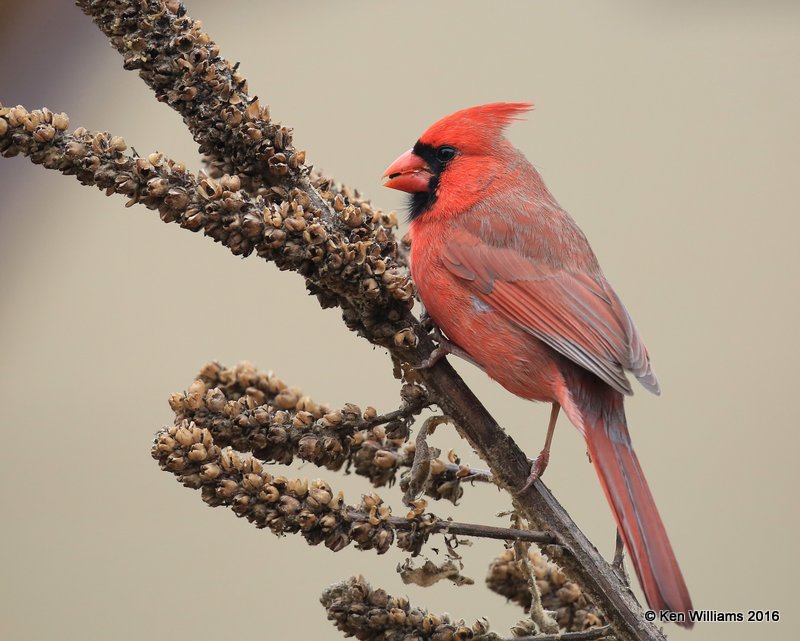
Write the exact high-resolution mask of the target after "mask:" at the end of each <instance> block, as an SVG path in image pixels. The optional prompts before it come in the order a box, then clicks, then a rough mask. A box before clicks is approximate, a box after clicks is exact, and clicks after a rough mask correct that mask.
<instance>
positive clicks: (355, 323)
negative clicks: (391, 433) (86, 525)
mask: <svg viewBox="0 0 800 641" xmlns="http://www.w3.org/2000/svg"><path fill="white" fill-rule="evenodd" d="M79 4H80V6H81V7H82V8H83V10H84V11H85V12H86V13H88V14H89V15H91V16H92V17H93V19H94V20H95V21H96V22H97V23H98V25H99V26H100V27H101V28H102V29H103V31H104V32H105V33H106V34H107V35H108V36H109V38H110V39H111V41H112V43H113V44H114V46H115V47H116V48H117V49H118V50H119V51H120V52H121V53H122V54H123V56H124V57H125V66H126V67H128V68H131V69H137V70H138V71H139V74H140V76H141V77H142V78H143V79H144V80H145V81H146V82H147V83H148V84H150V86H151V87H153V89H154V90H155V91H156V95H157V96H158V97H159V99H160V100H163V101H165V102H167V103H168V104H170V105H171V106H173V108H175V109H176V110H178V111H179V112H180V113H181V114H182V115H183V117H184V120H185V122H186V123H187V126H188V127H189V128H190V130H191V131H192V132H193V135H194V136H195V139H196V140H198V142H199V143H200V145H201V151H202V152H203V153H206V154H208V155H210V156H211V158H212V160H211V163H212V165H213V167H214V168H215V170H216V171H215V175H219V174H220V173H223V172H229V173H231V174H241V175H242V176H243V177H244V178H242V177H238V176H233V175H231V176H222V178H221V179H220V180H219V181H215V180H213V179H212V178H204V177H202V176H200V177H198V178H195V177H194V176H191V175H190V174H188V172H186V171H185V170H184V168H183V166H182V165H180V164H179V163H173V162H169V161H164V160H163V159H161V158H160V157H158V156H151V157H149V158H148V159H147V160H145V159H142V158H131V157H129V156H125V155H124V154H122V150H123V149H124V141H122V140H121V139H120V138H115V137H111V136H109V135H108V134H94V135H92V134H88V133H87V132H86V131H85V130H78V131H76V132H75V134H74V135H72V136H70V135H68V134H65V133H64V132H63V129H62V128H61V126H60V125H61V124H63V120H61V119H59V120H58V121H57V119H56V117H54V116H53V114H49V112H46V111H45V110H42V111H41V112H38V113H37V112H34V113H33V114H28V113H27V112H26V111H25V110H22V111H20V110H10V111H9V110H4V109H2V108H0V121H4V123H3V122H0V153H2V154H3V155H6V156H12V155H16V154H18V153H22V154H25V155H28V156H29V157H30V158H31V160H33V161H34V162H38V163H41V164H44V165H45V166H46V167H49V168H53V169H59V170H60V171H62V172H64V173H74V174H77V176H78V179H79V180H81V181H82V182H84V183H85V184H94V185H97V186H98V187H101V188H103V189H106V190H108V191H109V192H114V193H121V194H124V195H126V196H128V197H129V199H130V200H129V204H133V203H135V202H142V203H143V204H145V205H146V206H148V207H150V208H151V209H158V210H159V211H160V213H161V217H162V219H163V220H165V221H166V222H178V223H179V224H180V225H181V226H182V227H185V228H188V229H192V230H195V231H196V230H199V229H203V230H204V233H205V234H206V235H208V236H211V237H212V238H213V239H214V240H215V241H217V242H221V243H223V244H225V245H226V246H227V247H229V249H230V250H231V251H232V252H233V253H234V254H243V255H247V254H249V253H251V252H253V251H256V252H257V253H258V255H259V256H261V257H262V258H265V259H267V260H271V261H274V262H275V263H276V264H277V265H278V266H279V267H280V268H281V269H291V270H294V271H297V272H299V273H300V274H302V275H303V276H304V277H305V278H306V284H307V287H308V288H309V290H310V291H312V292H313V293H315V294H316V295H317V296H318V298H319V299H320V302H321V304H322V305H323V306H324V307H330V306H334V305H338V306H340V307H341V308H342V310H343V316H344V320H345V322H346V323H347V325H348V327H350V328H351V329H353V330H355V331H358V332H359V333H360V334H362V335H364V336H365V337H367V338H368V339H369V340H370V341H371V342H373V343H375V344H378V345H382V346H385V347H387V348H388V349H389V351H390V353H391V354H392V357H393V359H394V361H395V363H396V364H400V363H405V364H410V365H416V364H419V363H421V362H423V361H424V360H425V359H426V358H427V357H428V356H429V354H430V353H431V351H432V349H433V343H432V342H431V340H430V338H429V337H428V336H427V335H426V333H425V332H424V331H423V330H422V328H421V327H420V326H419V324H418V322H417V321H416V319H415V318H414V317H413V316H412V315H411V313H410V307H411V304H412V298H413V289H412V286H411V284H410V281H409V278H408V274H407V272H406V271H405V270H404V268H403V265H404V260H403V257H402V255H401V254H400V252H399V251H398V247H397V243H396V242H395V240H394V237H393V235H392V229H391V228H392V226H393V224H394V223H395V221H394V220H393V219H392V218H391V216H386V215H384V214H381V213H380V212H378V211H376V210H375V209H373V208H372V207H371V205H370V204H369V203H368V202H367V201H365V200H362V199H360V197H359V196H358V194H357V192H353V191H348V190H345V189H344V188H339V187H337V186H336V185H334V184H333V183H332V182H331V181H330V180H328V179H323V178H315V179H312V178H311V177H310V175H309V174H308V172H307V170H306V169H305V168H304V167H303V160H304V154H303V153H302V152H297V151H295V150H294V149H293V148H292V147H291V143H290V141H287V140H288V139H287V135H288V133H289V132H288V130H287V129H285V128H283V127H278V126H277V125H274V124H272V123H271V122H270V121H269V114H268V112H267V110H266V109H265V108H263V107H261V106H260V105H259V104H258V103H257V102H256V101H254V100H252V101H251V99H250V98H249V96H248V95H247V92H246V82H245V81H244V79H243V78H242V77H241V76H240V75H239V74H238V72H236V71H234V69H233V67H232V66H231V65H230V64H229V63H227V62H226V61H225V60H224V59H222V58H221V57H220V56H219V50H218V48H217V47H216V45H215V44H214V43H213V42H211V40H210V38H208V36H207V34H205V32H203V31H202V29H201V28H200V26H199V24H197V23H195V22H194V21H192V20H191V19H190V18H188V16H186V15H185V10H184V8H183V6H182V5H181V4H180V3H178V2H175V1H174V0H169V1H167V2H156V1H150V2H124V1H122V0H79ZM12 112H13V113H12ZM48 114H49V115H48ZM65 127H66V125H65V126H64V128H65ZM240 187H244V189H240ZM245 190H246V191H245ZM248 192H249V193H248ZM406 373H407V375H408V376H409V378H411V377H412V376H416V380H418V381H421V382H423V383H424V384H425V386H426V387H427V388H428V390H429V392H430V394H431V398H432V399H433V400H434V401H435V402H436V403H437V405H439V407H440V408H441V409H442V410H443V411H444V412H445V413H446V414H447V415H448V416H450V417H451V418H452V419H453V420H454V421H455V423H456V425H457V428H458V430H459V432H460V433H461V434H462V436H464V437H465V438H466V439H467V440H468V441H469V443H470V444H471V445H472V446H473V447H474V448H475V449H476V450H477V451H478V453H479V454H480V455H481V457H482V458H484V460H485V461H486V462H487V463H488V465H489V468H490V469H491V471H492V475H493V478H494V479H495V481H496V482H497V483H498V484H499V485H501V487H503V488H505V489H507V490H508V491H509V492H511V493H512V495H514V492H515V491H516V490H517V489H518V488H520V487H522V486H523V484H524V482H525V480H526V478H527V474H528V471H529V470H528V467H529V466H528V462H527V458H526V457H525V455H524V454H523V452H522V451H521V450H520V449H519V448H518V447H517V445H516V444H515V443H514V441H513V440H512V439H511V438H510V437H509V436H508V435H507V434H505V432H503V430H502V429H501V428H500V426H499V425H498V424H497V423H496V421H494V419H493V418H492V417H491V416H490V415H489V413H488V412H487V411H486V409H485V408H484V407H483V406H482V405H481V403H480V402H479V401H478V399H477V398H476V397H475V396H474V394H473V393H472V392H471V390H469V388H468V387H467V386H466V385H465V384H464V382H463V381H462V380H461V379H460V377H459V376H458V375H457V374H456V373H455V371H454V370H453V369H452V368H451V367H450V365H449V364H448V363H447V362H446V361H440V362H439V363H438V364H437V365H436V366H435V367H433V368H431V369H429V370H422V371H420V372H419V373H417V374H412V373H411V372H410V371H409V370H406ZM514 501H515V505H516V506H517V508H518V509H519V510H520V512H521V514H522V515H523V516H524V518H525V519H526V520H528V521H529V522H530V523H532V524H533V526H534V527H536V528H537V529H540V530H547V531H552V532H554V533H555V534H556V535H557V536H558V538H559V541H560V542H561V543H562V544H563V546H565V548H566V549H568V550H569V553H563V554H561V555H560V556H557V558H558V560H559V562H560V563H561V564H562V565H563V567H564V569H565V571H567V572H568V573H569V574H570V575H571V576H573V577H574V578H575V580H576V581H577V582H579V584H580V585H581V587H582V589H584V590H585V591H586V592H587V593H588V594H589V595H591V597H592V599H593V600H594V601H595V602H596V603H597V604H599V605H601V607H602V608H603V611H604V612H605V614H606V615H607V616H608V619H609V621H610V623H611V624H612V625H613V626H614V629H615V631H616V633H617V634H618V636H619V637H620V638H622V639H626V640H628V639H631V640H632V639H663V635H661V633H660V632H659V631H658V630H657V629H656V627H655V626H654V625H652V624H651V623H648V622H646V621H645V620H644V616H643V613H642V610H641V608H640V607H639V606H638V604H637V603H636V602H635V600H634V599H633V597H632V595H631V594H630V593H629V591H628V590H626V589H625V586H624V585H623V584H622V583H621V581H620V579H619V577H618V576H617V575H616V573H615V572H614V571H613V569H612V568H611V567H610V566H609V565H608V563H606V562H605V560H604V559H602V557H600V555H599V553H598V552H597V550H595V548H594V547H593V546H592V545H591V543H590V542H589V541H588V540H587V539H586V538H585V537H584V536H583V534H582V533H581V532H580V530H579V529H578V528H577V526H576V525H575V524H574V523H573V522H572V520H571V519H570V518H569V516H568V515H567V513H566V512H565V511H564V509H563V508H562V507H561V506H560V505H559V504H558V502H557V501H556V500H555V499H554V498H553V496H552V494H550V492H549V491H548V490H547V488H546V487H545V486H544V485H543V484H542V483H541V482H537V483H535V484H534V485H533V486H532V487H531V488H529V489H528V490H527V491H526V492H525V493H523V494H520V495H514Z"/></svg>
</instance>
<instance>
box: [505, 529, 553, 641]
mask: <svg viewBox="0 0 800 641" xmlns="http://www.w3.org/2000/svg"><path fill="white" fill-rule="evenodd" d="M528 550H529V546H528V544H526V543H525V542H523V540H517V541H515V542H514V554H515V556H516V557H517V563H519V564H520V565H521V566H522V570H523V572H524V573H525V575H526V578H527V582H528V590H529V591H530V593H531V607H530V617H531V621H533V622H534V623H535V624H536V626H537V627H538V629H539V630H541V631H542V632H546V633H552V632H558V623H556V621H555V620H554V619H553V617H551V616H550V614H549V613H548V612H547V611H545V609H544V607H543V606H542V594H541V591H540V590H539V586H537V585H536V575H535V573H534V569H533V563H531V560H530V557H529V556H528Z"/></svg>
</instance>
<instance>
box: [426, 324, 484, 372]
mask: <svg viewBox="0 0 800 641" xmlns="http://www.w3.org/2000/svg"><path fill="white" fill-rule="evenodd" d="M428 318H430V317H428ZM432 333H433V339H434V340H435V341H436V342H437V343H439V344H438V345H437V346H436V349H434V350H433V351H432V352H431V355H430V356H428V358H426V359H425V360H424V361H422V362H421V363H420V364H419V365H417V369H429V368H431V367H433V366H434V365H436V363H438V362H439V361H440V360H442V359H443V358H444V357H445V356H447V355H448V354H452V355H453V356H458V357H459V358H463V359H464V360H465V361H469V362H470V363H472V364H473V365H475V367H479V368H481V366H480V365H478V363H476V362H475V361H474V360H473V358H472V356H470V355H469V354H467V352H465V351H464V350H463V349H461V348H460V347H459V346H458V345H456V344H455V343H453V342H452V341H450V340H449V339H447V338H445V336H444V334H442V332H441V330H440V329H439V328H438V327H436V326H435V325H434V326H433V332H432ZM481 369H483V368H481Z"/></svg>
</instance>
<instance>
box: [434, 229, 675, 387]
mask: <svg viewBox="0 0 800 641" xmlns="http://www.w3.org/2000/svg"><path fill="white" fill-rule="evenodd" d="M442 261H443V263H444V265H445V267H446V268H447V269H448V270H449V271H450V272H451V273H452V274H453V275H454V276H456V277H457V278H459V279H461V280H462V281H463V283H464V284H465V286H466V287H468V288H469V289H470V290H471V291H472V293H473V294H474V295H476V296H477V297H478V298H480V299H481V300H482V301H483V302H485V303H486V304H488V305H489V306H491V307H492V308H493V309H495V310H496V311H497V312H499V313H501V314H503V315H504V316H505V317H507V318H509V319H510V320H512V321H513V322H515V323H516V324H517V325H519V326H520V327H521V328H523V329H524V330H525V331H527V332H529V333H530V334H531V335H533V336H535V337H536V338H538V339H539V340H541V341H542V342H544V343H545V344H547V345H549V346H550V347H552V348H553V349H554V350H556V351H557V352H559V353H561V354H563V355H564V356H566V357H567V358H569V359H570V360H572V361H574V362H575V363H577V364H578V365H580V366H581V367H584V368H585V369H587V370H589V371H590V372H592V373H594V374H596V375H597V376H598V377H600V378H601V379H602V380H604V381H605V382H606V383H608V384H609V385H611V387H613V388H614V389H616V390H619V391H620V392H622V393H623V394H632V393H633V391H632V389H631V386H630V383H629V381H628V379H627V377H626V376H625V371H626V370H628V371H630V372H632V373H633V374H634V376H636V378H638V379H639V381H640V382H641V383H642V385H643V386H644V387H645V388H646V389H648V390H650V391H651V392H653V393H655V394H658V393H660V389H659V385H658V381H657V380H656V377H655V374H654V373H653V371H652V369H651V367H650V360H649V357H648V355H647V349H646V348H645V346H644V343H643V342H642V339H641V338H640V337H639V334H638V332H637V331H636V328H635V327H634V325H633V321H632V320H631V317H630V316H629V315H628V312H627V311H626V309H625V307H624V306H623V305H622V303H621V302H620V300H619V298H618V297H617V295H616V294H615V293H614V291H613V290H612V289H611V286H610V285H609V284H608V283H607V282H605V280H604V279H603V278H602V276H599V277H598V279H597V280H596V279H594V278H592V277H590V276H588V275H585V274H582V273H574V272H569V271H566V270H563V269H559V268H555V267H550V266H548V265H546V264H544V263H541V262H538V261H534V260H532V259H531V258H530V257H528V256H525V255H523V254H522V253H521V252H520V251H519V250H518V249H516V248H514V247H510V246H497V245H492V244H488V243H486V242H484V241H482V240H481V239H480V238H479V237H478V236H477V235H475V234H473V233H471V232H470V231H468V230H466V229H461V230H457V231H456V232H455V233H454V234H453V235H452V236H451V237H450V238H448V242H447V243H446V244H445V250H444V253H443V255H442Z"/></svg>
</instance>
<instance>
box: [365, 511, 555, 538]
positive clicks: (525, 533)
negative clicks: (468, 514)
mask: <svg viewBox="0 0 800 641" xmlns="http://www.w3.org/2000/svg"><path fill="white" fill-rule="evenodd" d="M354 518H355V517H354ZM389 523H391V524H392V525H394V526H395V527H396V528H397V529H399V530H408V529H413V528H414V527H415V523H414V522H413V521H409V520H408V519H404V518H401V517H397V516H392V517H389ZM426 528H429V529H430V532H431V533H432V534H440V533H441V534H458V535H461V536H475V537H480V538H484V539H500V540H503V541H528V542H530V543H538V544H541V545H558V541H557V539H556V537H555V536H553V535H552V534H550V533H549V532H535V531H533V530H517V529H514V528H507V527H493V526H491V525H477V524H473V523H460V522H458V521H448V520H444V519H437V520H435V521H433V522H431V523H430V524H427V525H426Z"/></svg>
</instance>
